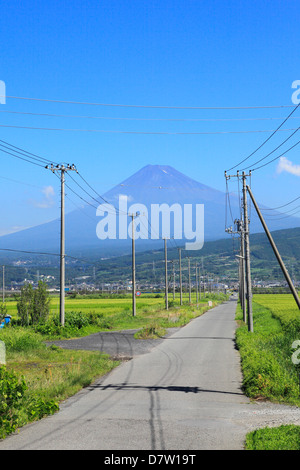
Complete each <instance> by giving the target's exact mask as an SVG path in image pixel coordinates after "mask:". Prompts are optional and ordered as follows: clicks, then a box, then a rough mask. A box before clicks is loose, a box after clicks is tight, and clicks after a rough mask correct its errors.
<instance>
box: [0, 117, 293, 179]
mask: <svg viewBox="0 0 300 470" xmlns="http://www.w3.org/2000/svg"><path fill="white" fill-rule="evenodd" d="M0 127H3V128H12V129H29V130H39V131H65V132H91V133H93V132H94V133H102V134H105V133H106V134H133V135H134V134H136V135H230V134H255V133H266V132H272V133H273V134H272V135H274V133H275V132H279V130H278V129H276V130H275V131H274V130H273V129H257V130H245V131H211V132H208V131H207V132H171V131H170V132H164V131H157V132H155V131H136V130H133V131H124V130H112V129H79V128H78V129H72V128H62V127H35V126H17V125H8V124H0ZM294 130H296V129H295V128H291V129H283V130H280V131H281V132H287V131H294ZM237 166H238V165H237ZM233 168H235V167H232V168H231V169H233ZM227 171H230V170H227Z"/></svg>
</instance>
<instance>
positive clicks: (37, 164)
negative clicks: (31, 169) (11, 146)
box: [0, 148, 44, 168]
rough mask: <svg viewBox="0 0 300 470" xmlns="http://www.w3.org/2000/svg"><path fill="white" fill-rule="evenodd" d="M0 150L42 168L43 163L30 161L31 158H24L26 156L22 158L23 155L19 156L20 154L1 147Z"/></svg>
mask: <svg viewBox="0 0 300 470" xmlns="http://www.w3.org/2000/svg"><path fill="white" fill-rule="evenodd" d="M0 151H1V152H3V153H6V154H7V155H11V156H12V157H15V158H18V159H19V160H23V161H25V162H28V163H32V164H33V165H36V166H40V167H41V168H44V165H41V164H39V163H36V162H34V161H32V160H28V159H26V158H23V157H20V156H18V155H15V154H14V153H11V152H7V151H6V150H3V149H1V148H0Z"/></svg>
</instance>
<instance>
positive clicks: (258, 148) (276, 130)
mask: <svg viewBox="0 0 300 470" xmlns="http://www.w3.org/2000/svg"><path fill="white" fill-rule="evenodd" d="M299 106H300V103H299V104H298V105H297V106H296V107H294V109H293V111H292V112H291V113H290V114H289V115H288V116H287V117H286V118H285V120H284V121H283V122H282V123H281V124H280V126H278V127H277V129H275V131H274V132H273V133H272V135H270V136H269V137H268V138H267V139H266V140H265V141H264V142H263V143H262V144H261V145H260V146H259V147H257V149H256V150H254V151H253V152H252V153H250V155H248V156H247V157H246V158H244V159H243V160H242V161H241V162H239V163H238V164H237V165H234V166H233V167H231V168H229V170H227V171H231V170H233V169H234V168H236V167H238V166H239V165H241V164H242V163H244V162H245V161H246V160H248V159H249V158H250V157H252V155H254V154H255V153H256V152H258V150H260V149H261V148H262V147H263V146H264V145H265V144H266V143H267V142H268V141H269V140H270V139H271V138H272V137H273V136H274V135H275V134H276V133H277V132H278V131H279V130H280V129H281V127H282V126H283V125H284V124H285V123H286V122H287V121H288V119H289V118H290V117H291V116H292V114H293V113H294V112H295V111H296V110H297V109H298V107H299ZM293 130H296V129H293Z"/></svg>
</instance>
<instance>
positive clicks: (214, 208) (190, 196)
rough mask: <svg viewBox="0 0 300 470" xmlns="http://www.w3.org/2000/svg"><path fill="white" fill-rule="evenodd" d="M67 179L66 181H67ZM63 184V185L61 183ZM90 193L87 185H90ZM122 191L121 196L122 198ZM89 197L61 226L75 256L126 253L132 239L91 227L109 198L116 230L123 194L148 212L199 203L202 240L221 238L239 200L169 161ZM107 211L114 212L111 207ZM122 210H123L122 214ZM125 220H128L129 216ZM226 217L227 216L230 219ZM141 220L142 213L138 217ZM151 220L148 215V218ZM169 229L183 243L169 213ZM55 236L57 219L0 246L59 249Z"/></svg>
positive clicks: (155, 245) (142, 243)
mask: <svg viewBox="0 0 300 470" xmlns="http://www.w3.org/2000/svg"><path fill="white" fill-rule="evenodd" d="M68 184H69V183H68ZM66 190H67V189H66ZM89 193H91V191H89ZM125 196H126V198H125ZM96 199H97V202H96V201H95V200H92V199H91V205H89V204H86V205H85V206H84V207H83V208H82V209H76V210H74V211H72V212H69V213H68V214H66V216H65V231H66V253H67V254H69V255H75V256H80V255H81V256H85V257H93V258H101V257H110V256H118V255H121V254H128V253H130V251H131V239H130V238H129V237H127V239H120V238H117V239H99V238H98V237H97V234H96V230H97V227H99V226H98V224H99V221H100V220H104V219H103V218H102V219H101V217H99V215H97V214H96V207H97V206H98V205H101V204H104V203H109V204H111V205H112V206H113V207H114V208H116V211H115V215H116V224H117V225H116V232H117V233H119V226H118V221H119V218H118V216H120V215H121V214H122V210H121V209H120V208H119V203H120V201H122V200H124V199H126V201H127V204H128V207H127V210H128V211H129V209H130V207H132V205H133V204H142V205H143V206H144V207H145V208H146V209H147V211H148V212H149V213H150V211H151V206H152V205H154V204H159V205H161V204H167V205H168V206H169V207H171V206H172V205H173V204H179V205H180V206H181V207H182V209H183V208H184V205H186V204H190V205H192V207H196V205H197V204H203V205H204V243H205V241H213V240H218V239H221V238H226V237H227V236H228V235H226V234H225V217H226V214H227V218H228V221H227V222H230V224H233V221H232V220H231V215H232V218H233V219H235V218H239V214H240V200H239V198H238V197H237V195H235V194H230V206H228V204H227V202H226V201H227V194H226V193H225V192H222V191H219V190H216V189H213V188H211V187H209V186H206V185H204V184H202V183H200V182H197V181H195V180H194V179H192V178H190V177H188V176H185V175H184V174H183V173H180V172H179V171H177V170H176V169H174V168H173V167H171V166H165V165H147V166H145V167H144V168H142V169H140V170H139V171H137V172H136V173H135V174H133V175H132V176H131V177H129V178H128V179H126V180H124V181H123V182H121V183H120V184H118V185H116V186H115V187H113V188H112V189H111V190H109V191H108V192H106V193H105V194H103V196H102V197H99V198H96ZM111 213H112V214H111V215H113V213H114V209H113V208H112V211H111ZM123 216H124V214H123ZM126 218H127V219H128V224H129V223H130V220H131V219H130V217H126ZM229 218H230V220H229ZM275 219H276V217H275V218H274V220H273V221H270V222H268V227H269V229H270V230H271V231H274V230H280V229H287V228H293V227H298V226H299V225H300V224H299V222H300V219H298V218H293V217H289V218H285V219H284V220H280V217H279V220H275ZM141 221H142V217H141ZM149 221H150V218H149ZM170 221H171V223H170V226H171V233H170V238H172V237H174V238H175V242H176V245H178V246H183V244H184V243H185V242H186V241H189V242H190V241H191V240H187V239H186V238H184V237H182V238H180V239H178V238H176V233H175V232H174V227H173V229H172V226H174V225H175V224H174V223H172V222H173V219H172V217H171V219H170ZM143 225H144V228H142V224H141V225H140V231H141V232H142V230H144V236H145V231H146V232H148V231H149V232H150V231H151V225H150V223H149V222H147V218H145V222H144V223H143ZM250 230H251V233H259V232H262V231H263V229H262V227H261V224H260V221H259V219H258V217H257V215H256V213H255V210H254V209H252V211H251V223H250ZM159 235H160V236H159V239H157V240H154V239H152V238H151V237H150V236H149V237H148V238H146V239H142V238H139V239H137V240H136V250H137V251H146V250H151V249H162V248H163V241H162V240H161V234H159ZM59 242H60V219H57V220H54V221H51V222H48V223H45V224H42V225H38V226H35V227H32V228H29V229H25V230H22V231H19V232H16V233H12V234H9V235H4V236H1V237H0V246H1V248H9V249H15V250H18V249H19V250H32V251H43V252H45V251H46V252H51V251H53V252H55V253H59Z"/></svg>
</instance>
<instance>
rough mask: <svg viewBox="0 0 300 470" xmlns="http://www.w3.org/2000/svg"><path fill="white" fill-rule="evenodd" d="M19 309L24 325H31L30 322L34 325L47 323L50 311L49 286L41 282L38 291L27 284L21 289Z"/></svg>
mask: <svg viewBox="0 0 300 470" xmlns="http://www.w3.org/2000/svg"><path fill="white" fill-rule="evenodd" d="M17 309H18V316H19V318H20V320H21V324H22V325H29V322H30V321H31V324H32V325H34V324H36V323H39V322H40V321H45V320H46V319H47V317H48V315H49V310H50V298H49V294H48V290H47V284H46V283H44V282H43V281H39V283H38V287H37V288H36V289H33V287H32V285H31V284H25V285H24V286H23V287H22V289H21V296H20V299H19V301H18V303H17Z"/></svg>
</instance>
